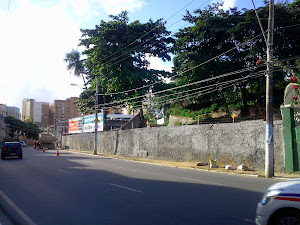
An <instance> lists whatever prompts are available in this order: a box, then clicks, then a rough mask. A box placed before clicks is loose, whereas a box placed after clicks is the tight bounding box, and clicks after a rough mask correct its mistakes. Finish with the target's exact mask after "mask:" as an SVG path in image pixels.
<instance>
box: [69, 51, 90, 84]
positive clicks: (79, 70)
mask: <svg viewBox="0 0 300 225" xmlns="http://www.w3.org/2000/svg"><path fill="white" fill-rule="evenodd" d="M80 56H81V54H80V52H78V51H77V50H74V49H72V51H71V52H69V53H67V54H66V58H65V59H64V61H65V62H66V63H68V65H67V69H68V70H70V73H71V72H72V71H73V72H74V76H76V77H80V76H81V77H82V79H83V83H84V85H86V83H85V77H84V76H85V75H86V70H85V68H84V60H80Z"/></svg>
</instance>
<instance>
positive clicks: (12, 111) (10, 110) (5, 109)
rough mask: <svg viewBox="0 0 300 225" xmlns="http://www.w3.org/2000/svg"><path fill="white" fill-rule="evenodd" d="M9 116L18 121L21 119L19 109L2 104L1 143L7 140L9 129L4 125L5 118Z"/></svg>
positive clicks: (0, 119)
mask: <svg viewBox="0 0 300 225" xmlns="http://www.w3.org/2000/svg"><path fill="white" fill-rule="evenodd" d="M7 116H12V117H15V118H17V119H21V113H20V109H19V108H18V107H14V106H6V105H5V104H0V142H2V141H3V140H4V139H5V138H7V133H8V128H7V126H6V124H5V123H4V117H7Z"/></svg>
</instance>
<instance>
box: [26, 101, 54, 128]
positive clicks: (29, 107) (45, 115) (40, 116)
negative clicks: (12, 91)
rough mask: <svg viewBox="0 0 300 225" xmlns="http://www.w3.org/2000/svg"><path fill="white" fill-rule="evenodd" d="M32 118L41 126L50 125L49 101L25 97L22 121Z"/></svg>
mask: <svg viewBox="0 0 300 225" xmlns="http://www.w3.org/2000/svg"><path fill="white" fill-rule="evenodd" d="M27 120H31V121H32V122H34V123H36V124H37V125H38V126H39V127H41V128H46V127H47V126H49V125H50V115H49V103H48V102H36V100H35V99H23V102H22V121H24V122H25V121H27Z"/></svg>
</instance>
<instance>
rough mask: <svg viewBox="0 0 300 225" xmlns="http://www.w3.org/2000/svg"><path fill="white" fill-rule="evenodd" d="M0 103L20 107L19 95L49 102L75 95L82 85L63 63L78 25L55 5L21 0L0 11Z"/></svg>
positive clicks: (74, 46) (20, 97) (78, 33)
mask: <svg viewBox="0 0 300 225" xmlns="http://www.w3.org/2000/svg"><path fill="white" fill-rule="evenodd" d="M0 27H1V31H2V35H1V36H0V49H1V51H0V68H1V73H0V74H1V75H0V77H1V82H0V103H4V104H7V105H9V106H17V107H19V108H21V103H22V99H23V98H34V99H36V100H37V101H46V102H49V103H52V102H53V100H54V99H65V98H68V97H71V96H78V95H79V93H80V90H78V89H76V87H75V88H74V87H72V86H70V83H78V84H79V85H82V81H81V79H79V78H75V77H74V76H73V75H70V74H69V72H68V71H67V70H66V64H65V63H64V62H63V59H64V57H65V54H66V53H67V52H69V51H71V49H72V48H76V46H77V44H78V39H79V38H80V31H79V28H78V27H77V26H76V25H75V24H74V22H73V21H72V20H71V18H70V17H69V16H68V14H67V13H66V12H65V11H64V9H63V8H62V7H59V6H58V5H56V6H53V7H51V8H47V9H45V8H42V7H39V6H36V5H32V4H30V2H29V1H28V0H22V1H21V4H20V5H19V7H18V8H15V9H12V10H10V12H9V13H8V14H7V12H6V11H1V10H0Z"/></svg>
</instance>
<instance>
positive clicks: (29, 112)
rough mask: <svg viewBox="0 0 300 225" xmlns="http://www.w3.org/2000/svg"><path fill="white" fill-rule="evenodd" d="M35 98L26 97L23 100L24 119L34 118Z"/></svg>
mask: <svg viewBox="0 0 300 225" xmlns="http://www.w3.org/2000/svg"><path fill="white" fill-rule="evenodd" d="M34 102H35V100H34V99H29V98H25V99H23V101H22V119H21V120H22V121H24V122H25V121H27V120H28V119H30V120H33V107H34Z"/></svg>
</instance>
